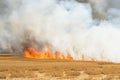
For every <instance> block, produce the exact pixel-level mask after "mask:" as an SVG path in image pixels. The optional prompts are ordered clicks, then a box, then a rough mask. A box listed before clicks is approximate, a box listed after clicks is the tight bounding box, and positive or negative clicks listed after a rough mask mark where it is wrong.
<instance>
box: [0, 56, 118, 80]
mask: <svg viewBox="0 0 120 80" xmlns="http://www.w3.org/2000/svg"><path fill="white" fill-rule="evenodd" d="M0 80H120V64H118V63H111V62H90V61H85V62H82V61H67V60H50V59H49V60H48V59H45V60H41V59H26V58H23V57H21V56H14V55H0Z"/></svg>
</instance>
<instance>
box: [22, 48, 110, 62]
mask: <svg viewBox="0 0 120 80" xmlns="http://www.w3.org/2000/svg"><path fill="white" fill-rule="evenodd" d="M23 56H24V57H25V58H35V59H60V60H73V57H72V56H71V55H70V53H68V54H67V56H65V55H63V54H62V53H61V52H59V51H56V52H55V53H54V54H52V53H51V50H50V49H49V48H48V49H47V50H46V51H44V52H42V51H37V50H35V49H34V48H28V49H27V50H25V51H24V53H23ZM79 60H80V61H97V60H96V59H94V58H93V57H90V58H89V60H86V59H85V56H84V54H82V55H81V59H79ZM99 62H111V61H110V60H108V61H104V60H101V61H99Z"/></svg>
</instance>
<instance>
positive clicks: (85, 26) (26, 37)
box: [0, 0, 120, 62]
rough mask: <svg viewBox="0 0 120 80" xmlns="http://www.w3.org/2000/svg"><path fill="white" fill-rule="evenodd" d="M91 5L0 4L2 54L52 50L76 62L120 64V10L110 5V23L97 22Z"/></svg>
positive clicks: (52, 0) (67, 0) (51, 1)
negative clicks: (92, 60) (30, 49)
mask: <svg viewBox="0 0 120 80" xmlns="http://www.w3.org/2000/svg"><path fill="white" fill-rule="evenodd" d="M103 3H104V4H106V2H105V1H103ZM114 4H116V3H114ZM91 5H93V4H91V3H90V2H89V3H79V2H77V1H75V0H12V1H9V0H0V52H1V53H4V52H9V53H10V52H11V53H22V52H23V50H24V49H26V48H28V47H34V48H36V49H38V50H44V49H45V48H46V47H49V48H50V49H51V50H52V52H53V53H54V52H55V51H60V52H61V53H63V54H65V55H67V54H66V53H70V54H71V55H72V56H73V58H74V59H79V58H81V56H82V54H84V55H85V58H86V59H89V58H90V57H92V58H94V59H96V60H110V61H113V62H120V9H119V8H118V7H114V6H113V7H112V5H113V4H112V5H110V4H109V5H108V4H107V5H106V6H107V8H106V7H105V9H104V10H102V9H101V11H102V12H105V13H106V15H107V19H106V20H99V19H98V20H96V19H93V16H94V14H92V13H93V10H94V9H93V6H91ZM95 5H97V4H96V3H95ZM98 6H99V5H98ZM98 6H97V7H98ZM94 8H96V7H94ZM99 8H101V6H99Z"/></svg>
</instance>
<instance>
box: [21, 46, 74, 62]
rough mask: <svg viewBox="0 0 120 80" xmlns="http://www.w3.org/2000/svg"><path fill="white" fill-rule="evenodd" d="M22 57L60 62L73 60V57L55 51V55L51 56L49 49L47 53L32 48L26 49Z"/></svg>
mask: <svg viewBox="0 0 120 80" xmlns="http://www.w3.org/2000/svg"><path fill="white" fill-rule="evenodd" d="M23 56H24V57H25V58H36V59H62V60H73V57H72V56H71V55H70V54H68V55H67V56H65V55H63V54H62V53H60V52H58V51H56V53H55V54H54V55H53V54H52V53H51V51H50V49H47V51H45V52H42V51H37V50H35V49H34V48H28V49H27V50H25V51H24V54H23Z"/></svg>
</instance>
